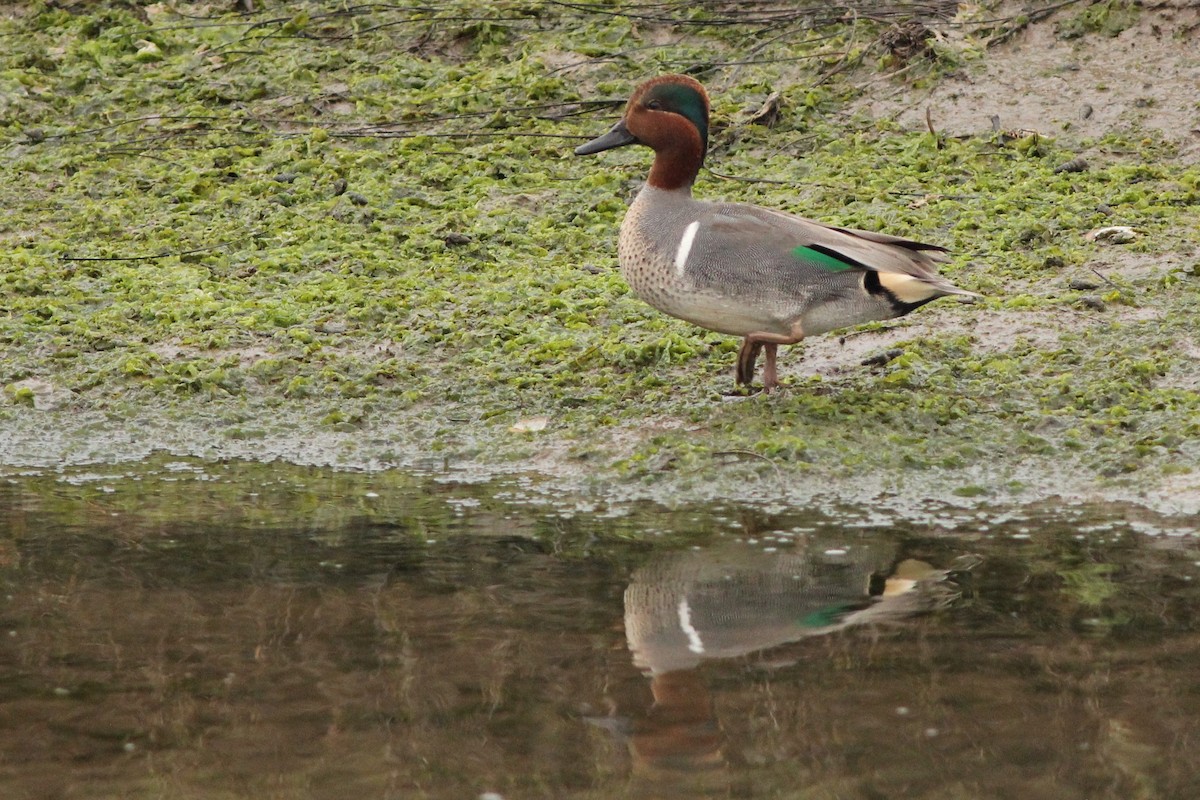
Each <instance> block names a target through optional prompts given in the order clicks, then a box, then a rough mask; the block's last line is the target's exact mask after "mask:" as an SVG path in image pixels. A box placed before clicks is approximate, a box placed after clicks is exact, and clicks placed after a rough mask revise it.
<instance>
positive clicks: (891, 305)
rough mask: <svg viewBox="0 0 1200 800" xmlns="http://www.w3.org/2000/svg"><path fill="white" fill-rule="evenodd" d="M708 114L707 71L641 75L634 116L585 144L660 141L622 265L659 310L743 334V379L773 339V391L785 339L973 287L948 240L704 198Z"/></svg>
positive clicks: (623, 243)
mask: <svg viewBox="0 0 1200 800" xmlns="http://www.w3.org/2000/svg"><path fill="white" fill-rule="evenodd" d="M708 114H709V103H708V95H707V93H706V92H705V91H704V87H703V86H701V85H700V83H699V82H697V81H696V80H694V79H693V78H689V77H687V76H686V75H663V76H660V77H658V78H654V79H652V80H649V81H646V82H645V83H643V84H642V85H640V86H639V87H637V89H636V90H635V91H634V93H633V96H632V97H631V98H630V99H629V104H628V105H627V106H626V108H625V116H624V117H623V118H622V119H621V120H620V121H619V122H618V123H617V124H616V125H614V126H613V127H612V129H611V130H609V131H608V133H606V134H604V135H603V136H601V137H599V138H597V139H594V140H592V141H590V142H588V143H587V144H584V145H581V146H580V147H577V148H576V149H575V153H576V155H588V154H590V153H598V152H600V151H602V150H609V149H611V148H614V147H622V146H624V145H628V144H644V145H646V146H647V147H649V148H651V149H652V150H654V165H653V166H652V167H651V168H650V177H649V179H648V180H647V181H646V185H645V187H644V188H643V189H642V190H641V192H640V193H639V194H638V196H637V199H636V200H634V202H633V205H632V206H630V208H629V211H628V213H626V215H625V221H624V222H623V223H621V234H620V238H619V241H618V244H617V253H618V257H619V260H620V263H621V272H622V273H623V274H624V276H625V279H626V280H627V281H629V286H630V287H631V288H632V289H633V291H634V292H635V293H636V294H637V295H638V296H639V297H641V298H642V299H643V300H645V301H646V302H647V303H649V304H650V305H652V306H654V307H655V308H657V309H659V310H660V311H663V312H665V313H667V314H670V315H671V316H673V317H678V318H680V319H683V320H687V321H688V322H691V323H694V324H696V325H699V326H700V327H702V328H708V329H709V330H713V331H718V332H720V333H728V334H733V335H735V336H741V337H743V340H742V347H741V350H740V352H739V353H738V362H737V383H739V384H746V385H749V384H750V383H751V381H753V379H754V369H755V362H756V361H757V360H758V354H759V352H760V351H761V350H763V349H764V348H765V349H766V355H767V363H766V366H765V368H764V369H763V388H764V389H765V390H766V391H768V392H770V391H771V390H772V389H774V388H776V387H777V386H778V385H779V380H778V374H777V371H776V366H775V356H776V350H777V348H778V346H779V345H781V344H795V343H797V342H799V341H800V340H801V339H803V338H804V337H806V336H815V335H817V334H820V333H825V332H827V331H831V330H834V329H836V328H844V327H847V326H849V325H857V324H859V323H862V322H869V321H871V320H879V319H890V318H892V317H899V316H903V315H904V314H907V313H908V312H910V311H912V310H913V309H914V308H918V307H920V306H923V305H924V304H926V303H928V302H929V301H930V300H934V299H936V298H938V297H943V296H945V295H951V294H954V295H966V296H973V295H974V293H973V292H968V291H965V290H963V289H959V288H958V287H957V286H954V285H953V284H951V283H950V282H949V281H947V280H946V279H944V278H942V277H941V276H940V275H938V273H937V270H936V266H935V265H936V264H937V263H939V262H942V261H945V260H946V256H945V253H946V249H945V248H944V247H939V246H937V245H932V244H922V243H921V242H914V241H910V240H908V239H901V238H899V237H897V236H889V235H887V234H883V233H871V232H868V231H859V230H853V229H850V228H837V227H832V226H829V225H822V224H821V223H819V222H814V221H813V220H810V219H804V218H803V217H798V216H795V215H793V214H788V213H785V212H782V211H774V210H772V209H769V208H762V207H761V206H752V205H747V204H744V203H721V202H706V201H702V200H695V199H693V198H692V184H693V183H694V182H695V180H696V175H697V173H698V172H699V171H700V165H701V164H702V163H703V162H704V155H705V151H706V150H707V148H708Z"/></svg>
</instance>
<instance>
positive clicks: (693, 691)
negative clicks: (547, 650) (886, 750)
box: [625, 541, 969, 769]
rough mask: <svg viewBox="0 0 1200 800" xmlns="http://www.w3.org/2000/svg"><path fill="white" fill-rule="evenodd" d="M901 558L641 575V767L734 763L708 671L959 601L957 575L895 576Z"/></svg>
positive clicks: (719, 554)
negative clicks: (644, 693) (644, 701)
mask: <svg viewBox="0 0 1200 800" xmlns="http://www.w3.org/2000/svg"><path fill="white" fill-rule="evenodd" d="M894 558H895V548H894V546H893V544H892V543H890V542H887V541H869V542H856V543H855V544H854V545H852V546H840V545H839V546H836V547H833V546H830V547H824V548H822V547H820V546H816V547H814V546H810V547H809V548H807V550H806V551H798V552H791V553H767V552H763V551H761V550H753V549H750V548H747V547H745V546H736V547H726V548H722V549H719V550H699V551H692V552H687V553H674V554H671V555H668V556H666V557H663V558H661V559H658V560H657V561H654V562H652V563H650V564H648V565H646V566H645V567H643V568H641V569H639V570H638V571H637V572H636V573H634V575H633V578H632V580H631V582H630V584H629V587H628V588H627V589H626V590H625V636H626V639H627V640H628V643H629V649H630V650H631V651H632V654H633V661H634V663H635V664H636V665H637V666H638V667H640V668H641V669H643V670H644V671H646V672H647V673H649V675H650V676H651V684H650V688H651V692H652V693H653V696H654V704H653V706H652V707H651V708H650V709H649V711H648V712H647V713H646V715H645V716H644V717H643V718H641V719H639V720H637V721H636V722H634V723H633V724H632V725H631V726H626V727H627V728H628V733H629V734H630V746H631V748H632V750H633V753H634V755H635V758H636V759H637V760H638V761H639V762H641V763H643V764H645V765H647V766H654V767H659V768H668V769H670V768H674V769H682V768H690V769H695V768H697V767H703V766H714V767H715V766H720V765H721V764H723V763H724V762H725V755H724V754H723V753H722V749H723V746H724V737H723V735H722V733H721V731H720V728H719V726H718V724H717V721H716V720H715V718H714V716H713V711H712V699H711V696H710V694H709V692H708V689H707V687H706V686H705V684H704V681H703V679H702V678H701V676H700V675H699V672H698V671H697V670H696V669H695V668H696V667H697V666H698V665H699V664H700V662H701V661H703V660H705V659H714V658H734V657H737V656H742V655H745V654H747V653H752V652H755V651H758V650H765V649H768V648H771V647H775V646H778V645H781V644H786V643H788V642H795V641H798V640H800V639H803V638H805V637H808V636H816V635H821V634H826V633H830V632H832V631H836V630H839V629H841V628H845V627H849V626H852V625H861V624H866V623H872V622H884V621H888V620H898V619H902V618H904V617H907V616H911V615H913V614H916V613H919V612H921V611H927V610H931V609H932V608H935V607H937V606H939V605H944V604H945V603H947V602H949V601H950V600H952V599H954V597H956V596H957V595H958V592H957V590H956V588H955V585H954V583H953V582H949V581H947V580H946V579H947V577H948V575H949V573H948V572H947V571H945V570H935V569H934V568H933V567H931V566H930V565H929V564H926V563H925V562H922V561H915V560H906V561H901V562H900V563H898V564H896V565H895V566H894V567H892V563H893V561H894ZM967 568H969V567H967Z"/></svg>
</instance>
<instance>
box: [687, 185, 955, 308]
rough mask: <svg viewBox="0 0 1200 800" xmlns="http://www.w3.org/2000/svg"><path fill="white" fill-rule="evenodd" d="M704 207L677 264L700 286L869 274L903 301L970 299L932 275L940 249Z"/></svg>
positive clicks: (743, 208)
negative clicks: (682, 259)
mask: <svg viewBox="0 0 1200 800" xmlns="http://www.w3.org/2000/svg"><path fill="white" fill-rule="evenodd" d="M704 205H705V210H704V213H702V214H701V216H700V217H699V219H697V220H696V222H695V223H693V226H694V227H693V226H689V228H690V229H691V233H692V235H691V240H690V242H689V245H690V247H689V253H687V254H686V262H684V263H681V262H680V261H678V260H677V263H676V266H677V267H678V268H680V269H686V271H687V273H688V274H689V275H691V276H693V277H694V278H696V279H698V280H700V281H701V282H708V281H717V282H728V281H730V280H733V281H756V282H758V283H759V284H760V285H771V284H779V283H795V282H797V281H799V282H800V283H812V284H826V283H828V282H829V281H830V280H831V278H832V276H835V275H839V274H841V273H847V272H850V273H863V272H873V273H877V274H878V276H879V282H880V283H882V284H883V286H884V287H885V288H887V289H888V290H889V291H892V292H893V293H897V294H899V295H901V296H902V297H903V298H904V299H910V298H911V299H913V300H916V299H918V298H922V297H924V298H932V297H937V296H941V295H947V294H956V295H968V296H970V295H974V292H968V291H966V290H964V289H960V288H958V287H957V286H955V285H954V284H952V283H950V282H949V281H948V280H946V279H945V278H943V277H942V276H941V275H939V274H938V272H937V264H939V263H942V262H945V261H947V260H948V256H947V251H946V248H944V247H940V246H938V245H933V244H926V243H924V242H917V241H913V240H911V239H904V238H901V237H899V236H890V235H888V234H884V233H874V232H871V231H860V230H855V229H852V228H837V227H832V226H829V225H823V224H821V223H820V222H816V221H815V220H810V219H805V218H804V217H799V216H795V215H793V214H787V213H784V212H781V211H773V210H771V209H767V208H761V207H759V206H752V205H744V204H735V203H710V204H704ZM723 273H725V274H723Z"/></svg>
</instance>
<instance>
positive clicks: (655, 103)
mask: <svg viewBox="0 0 1200 800" xmlns="http://www.w3.org/2000/svg"><path fill="white" fill-rule="evenodd" d="M646 108H648V109H650V110H651V111H662V101H660V100H650V101H647V103H646Z"/></svg>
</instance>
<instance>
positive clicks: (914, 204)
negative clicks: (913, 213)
mask: <svg viewBox="0 0 1200 800" xmlns="http://www.w3.org/2000/svg"><path fill="white" fill-rule="evenodd" d="M943 198H944V195H940V194H925V195H921V196H920V197H917V198H915V199H913V200H912V201H911V202H909V204H908V207H909V208H922V207H924V206H927V205H929V204H930V203H935V202H937V201H938V200H941V199H943Z"/></svg>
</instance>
